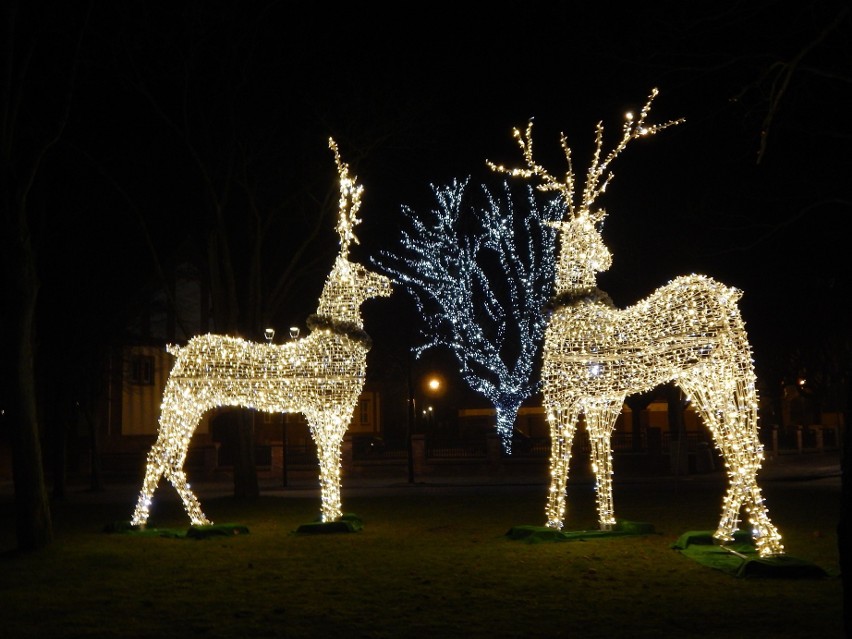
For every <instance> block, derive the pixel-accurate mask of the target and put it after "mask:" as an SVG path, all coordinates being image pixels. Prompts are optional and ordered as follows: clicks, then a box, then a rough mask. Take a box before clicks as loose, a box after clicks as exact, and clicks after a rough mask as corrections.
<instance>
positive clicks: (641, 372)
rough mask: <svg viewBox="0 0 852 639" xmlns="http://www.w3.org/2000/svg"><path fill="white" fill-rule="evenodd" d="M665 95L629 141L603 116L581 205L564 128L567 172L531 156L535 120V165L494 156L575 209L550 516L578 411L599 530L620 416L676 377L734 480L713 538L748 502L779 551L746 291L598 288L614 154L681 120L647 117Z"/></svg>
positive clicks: (549, 359)
mask: <svg viewBox="0 0 852 639" xmlns="http://www.w3.org/2000/svg"><path fill="white" fill-rule="evenodd" d="M656 95H657V90H656V89H654V90H653V91H652V92H651V95H650V97H649V99H648V101H647V103H646V104H645V106H644V108H643V109H642V112H641V114H640V116H639V117H638V119H634V118H633V116H632V115H631V114H628V117H627V120H626V122H625V124H624V127H623V135H622V138H621V140H620V142H619V143H618V144H617V145H616V146H615V148H614V149H613V150H612V151H611V152H610V153H609V154H607V155H606V156H603V155H602V147H603V125H602V124H601V123H598V125H597V129H596V147H595V153H594V155H593V160H592V165H591V167H590V169H589V171H588V173H587V176H586V181H585V184H584V186H583V192H582V198H581V199H580V201H579V203H577V202H575V175H574V170H573V166H572V162H571V149H570V148H569V147H568V145H567V143H566V139H565V136H564V135H562V136H561V144H562V149H563V151H564V152H565V156H566V159H567V160H568V172H567V174H566V178H565V181H564V182H562V181H560V180H558V179H556V178H554V177H552V176H551V175H550V174H549V173H548V172H547V171H546V170H545V169H544V168H543V167H542V166H541V165H539V164H537V163H536V162H535V161H534V160H533V147H532V122H530V124H529V125H528V127H527V129H526V132H525V133H521V132H520V131H519V130H518V129H515V130H514V135H515V138H516V140H517V142H518V144H519V146H520V148H521V151H522V153H523V156H524V159H525V162H526V165H527V168H518V169H507V168H505V167H503V166H498V165H495V164H493V163H491V162H488V164H489V166H490V167H491V168H492V169H493V170H495V171H498V172H503V173H507V174H509V175H512V176H519V177H523V178H526V179H530V178H537V179H539V180H541V184H540V185H539V186H538V187H537V188H539V189H540V190H542V191H554V192H557V193H560V194H561V197H563V198H564V200H565V203H566V205H567V211H568V216H567V218H568V219H566V220H563V221H561V222H557V223H555V226H556V228H557V229H558V230H559V238H560V239H559V241H560V249H559V258H558V263H557V271H556V286H555V293H554V299H553V300H552V303H551V305H550V306H551V309H550V310H551V311H552V314H551V315H550V318H549V320H548V327H547V330H546V332H545V337H544V354H543V360H544V361H543V369H542V382H543V390H544V403H545V409H546V411H547V419H548V421H549V424H550V437H551V484H550V491H549V495H548V500H547V508H546V516H547V523H546V525H547V526H548V527H550V528H555V529H561V528H562V525H563V521H564V519H565V489H566V486H567V482H568V464H569V461H570V458H571V444H572V440H573V438H574V433H575V430H576V426H577V423H578V421H579V418H580V417H581V416H582V417H583V418H584V422H585V427H586V429H587V431H588V433H589V438H590V441H591V454H592V461H593V464H592V466H593V470H594V472H595V477H596V482H597V483H596V491H597V506H598V521H599V524H600V527H601V529H602V530H609V529H610V528H611V527H612V525H614V524H615V523H616V520H615V515H614V510H613V501H612V477H611V476H612V452H611V445H610V442H611V436H612V431H613V428H614V426H615V421H616V419H617V418H618V415H619V414H620V412H621V409H622V406H623V404H624V400H625V398H626V397H627V396H628V395H631V394H634V393H640V392H644V391H648V390H651V389H652V388H655V387H657V386H659V385H662V384H665V383H670V382H671V383H674V384H675V385H677V386H678V387H680V388H681V390H683V391H684V392H685V393H686V395H687V397H688V398H689V399H690V400H691V401H692V404H693V406H694V407H695V409H696V411H697V412H698V414H699V415H700V417H701V418H702V420H703V422H704V424H705V425H706V426H707V427H708V429H709V430H710V433H711V434H712V437H713V439H714V442H715V445H716V447H717V448H718V449H719V450H720V451H721V454H722V457H723V459H724V462H725V466H726V470H727V475H728V480H729V485H728V490H727V493H726V495H725V498H724V504H723V509H722V517H721V520H720V522H719V525H718V527H717V529H716V532H715V533H714V537H715V538H716V539H717V540H719V541H729V540H731V539H733V533H734V532H736V530H737V528H738V521H739V519H738V518H739V513H740V510H741V508H744V509H745V511H746V513H747V514H748V518H749V520H750V523H751V525H752V535H753V537H754V539H755V545H756V548H757V550H758V553H759V554H760V555H761V556H770V555H778V554H782V553H783V546H782V545H781V542H780V540H781V536H780V535H779V533H778V531H777V530H776V529H775V526H773V524H772V523H771V522H770V520H769V516H768V514H767V510H766V507H765V505H764V503H763V498H762V497H761V491H760V488H759V487H758V484H757V472H758V470H759V468H760V464H761V460H762V458H763V448H762V446H761V444H760V441H759V439H758V431H757V391H756V388H755V383H756V379H755V373H754V368H753V363H752V358H751V346H750V344H749V342H748V338H747V336H746V332H745V327H744V323H743V320H742V318H741V316H740V312H739V309H738V307H737V302H738V300H739V298H740V296H741V291H739V290H737V289H734V288H730V287H728V286H726V285H724V284H720V283H719V282H716V281H714V280H713V279H711V278H709V277H706V276H702V275H689V276H681V277H677V278H675V279H674V280H672V281H671V282H670V283H669V284H667V285H665V286H663V287H661V288H658V289H657V290H656V291H654V292H653V293H652V294H651V295H650V296H648V297H647V298H645V299H643V300H641V301H640V302H638V303H637V304H635V305H633V306H630V307H628V308H625V309H618V308H615V307H614V305H613V303H612V301H611V299H610V298H609V296H608V295H607V294H606V293H604V292H603V291H601V290H599V289H598V288H597V287H596V275H597V273H600V272H604V271H606V270H607V269H608V268H609V267H610V264H611V260H612V257H611V255H610V252H609V250H608V249H607V247H606V246H605V245H604V243H603V240H602V238H601V234H600V225H601V223H602V221H603V219H604V217H605V212H604V211H603V210H601V209H597V210H595V209H593V208H592V207H593V205H594V202H595V200H596V199H597V197H598V196H599V195H600V194H601V193H603V192H604V190H605V189H606V186H607V184H608V183H609V181H610V180H611V179H612V173H611V172H610V171H609V168H608V167H609V165H610V163H611V162H612V160H613V159H614V158H615V157H616V156H617V155H618V154H619V153H620V152H621V151H623V150H624V148H625V147H626V146H627V144H628V143H629V142H630V141H631V140H634V139H636V138H638V137H641V136H646V135H653V134H655V133H657V132H658V131H660V130H662V129H664V128H667V127H669V126H672V125H676V124H679V123H680V122H681V121H682V120H674V121H669V122H666V123H665V124H659V125H650V124H647V123H646V118H647V116H648V113H649V112H650V108H651V103H652V101H653V99H654V98H655V97H656Z"/></svg>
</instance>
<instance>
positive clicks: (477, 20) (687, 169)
mask: <svg viewBox="0 0 852 639" xmlns="http://www.w3.org/2000/svg"><path fill="white" fill-rule="evenodd" d="M69 4H70V5H71V6H69V5H68V4H64V3H62V4H59V5H56V4H54V3H47V4H46V5H45V8H43V9H42V12H41V13H40V14H39V16H38V19H37V20H35V22H36V23H38V24H40V25H41V27H48V28H51V29H54V31H52V33H53V34H54V35H53V40H52V45H51V46H50V47H48V48H47V49H46V53H44V56H45V58H44V60H42V62H43V63H44V64H45V66H44V67H43V68H44V69H48V71H45V76H44V82H43V87H42V88H43V89H44V90H45V91H46V92H49V90H48V89H47V88H45V87H50V86H54V89H55V86H58V85H51V84H50V83H49V80H50V79H51V78H50V76H51V74H52V73H55V74H56V79H57V82H58V83H59V85H61V80H62V77H63V70H64V69H65V68H66V67H65V66H64V65H63V63H62V62H60V61H61V60H63V59H65V58H64V56H65V55H66V54H67V52H68V50H69V46H70V44H69V42H70V41H69V40H68V38H67V37H66V36H67V34H70V33H73V29H70V28H68V27H69V26H70V25H76V24H79V23H80V18H79V16H80V12H79V7H82V6H83V5H82V3H79V4H77V3H69ZM458 4H459V3H456V5H453V4H448V5H436V4H421V5H414V6H412V5H404V6H403V5H400V7H399V9H398V10H395V11H393V10H387V9H386V10H382V11H379V10H378V9H370V8H367V6H358V5H355V4H352V5H347V6H346V7H344V8H337V7H331V6H326V5H318V6H316V7H314V8H312V9H309V8H306V7H302V6H299V5H296V4H294V3H285V2H247V3H226V2H195V3H193V2H170V3H154V2H141V1H137V2H127V3H96V4H95V5H94V9H93V13H92V16H91V21H90V23H89V27H88V29H87V31H86V38H85V39H84V44H83V63H82V65H81V69H80V81H79V83H78V85H77V88H76V93H75V97H74V104H73V108H72V113H71V120H70V122H69V127H68V129H67V130H66V132H65V135H64V138H63V142H62V144H61V145H60V146H59V147H58V148H57V150H56V151H55V152H54V154H53V155H52V156H51V160H50V163H49V165H48V166H47V167H46V170H45V180H47V181H49V182H50V183H49V184H48V183H42V184H40V185H39V186H40V188H43V189H45V192H50V196H49V197H48V196H45V198H46V199H48V200H51V201H54V204H55V201H56V200H57V199H58V200H60V201H61V206H58V207H56V206H54V208H53V209H51V210H52V211H55V213H52V214H51V215H47V216H46V220H47V221H48V224H47V225H46V229H47V230H46V231H45V234H46V235H45V237H47V238H48V240H49V241H48V242H47V243H46V246H50V247H51V249H50V250H51V251H52V253H51V255H52V256H53V259H52V263H53V264H57V265H61V266H59V267H58V268H55V269H50V268H48V269H46V271H45V277H46V278H47V279H46V281H45V296H46V299H47V300H50V296H51V295H56V299H57V300H64V301H66V302H67V300H65V299H64V298H63V297H62V296H61V295H60V294H59V293H58V291H63V292H65V293H66V294H67V288H68V287H67V284H66V283H63V282H62V281H61V279H56V280H51V279H50V278H51V277H56V278H60V276H61V275H62V274H63V273H67V266H68V263H67V261H66V260H70V261H72V262H73V263H75V264H79V265H82V266H85V267H86V269H87V270H86V271H85V273H86V278H87V280H86V281H88V282H90V283H92V284H93V287H95V288H97V287H100V289H101V290H102V289H106V288H109V287H111V286H115V282H110V281H109V278H118V277H129V276H127V275H126V274H124V273H123V272H122V271H121V270H120V269H117V268H110V269H107V272H104V269H103V268H102V267H103V265H104V264H116V263H117V262H118V261H122V262H127V261H133V262H136V263H138V264H139V265H140V267H141V271H142V274H144V272H145V271H146V270H147V269H148V268H149V267H148V266H147V262H146V260H147V257H146V253H145V251H146V248H145V247H144V245H143V243H142V241H141V239H140V236H139V234H138V233H136V232H135V231H134V230H133V229H134V228H136V227H134V224H136V221H135V220H136V219H137V215H141V216H142V217H143V218H144V219H145V220H146V223H147V224H148V226H149V228H150V229H151V232H152V235H153V236H154V237H155V238H156V239H157V241H160V242H165V241H166V240H167V239H169V238H171V239H176V238H178V239H179V238H182V237H185V236H191V235H192V232H193V229H194V228H195V225H196V224H197V217H196V216H197V214H198V210H199V209H200V208H201V207H202V205H201V204H200V203H201V202H202V197H203V195H202V189H201V186H200V184H199V180H198V177H197V174H196V173H194V172H193V170H192V163H191V158H190V157H189V156H188V155H187V154H186V153H185V152H184V151H183V150H182V147H181V146H180V144H179V143H178V140H177V137H176V135H175V132H174V131H172V130H170V129H169V128H168V127H167V126H165V125H164V124H163V120H162V119H160V118H158V116H157V114H156V113H155V109H154V108H153V107H152V104H151V102H149V101H147V100H146V99H145V97H144V94H143V93H142V92H141V91H140V88H141V87H144V90H145V91H149V92H150V93H151V95H152V96H153V97H154V99H155V101H156V103H157V104H158V105H159V108H162V109H163V110H164V111H165V112H166V113H167V114H168V115H169V116H170V117H174V118H179V117H181V115H182V113H183V111H182V104H183V103H182V100H183V98H184V97H188V99H189V104H190V105H191V106H190V109H189V110H188V111H187V113H188V114H189V119H188V122H189V123H190V128H191V130H192V134H193V135H194V136H196V137H195V138H194V139H195V140H196V141H197V142H198V145H199V148H200V149H201V150H202V151H203V152H204V153H206V154H207V155H206V156H205V157H207V158H218V157H220V156H223V155H224V152H223V149H230V150H233V149H234V148H240V149H244V150H245V151H246V153H247V154H248V156H249V157H250V158H251V167H252V171H253V172H252V175H251V179H255V180H257V181H258V182H259V183H260V184H261V188H260V190H259V191H258V192H259V193H262V194H263V195H264V196H265V197H266V198H267V200H268V201H270V202H271V201H285V202H287V201H291V200H292V201H299V202H310V201H313V200H318V199H321V198H322V197H323V195H324V194H325V193H326V192H327V191H328V189H329V188H330V187H331V188H336V185H335V183H334V179H335V174H334V165H333V158H332V156H331V153H330V152H329V151H328V148H327V144H326V143H327V139H328V137H329V136H333V137H334V138H335V139H336V140H337V142H338V143H339V145H340V149H341V152H342V154H343V157H344V160H346V161H348V162H349V163H350V164H351V165H352V167H353V172H354V173H355V174H357V175H358V177H359V178H360V180H361V182H362V183H363V184H364V186H365V200H364V206H363V209H362V217H363V219H364V223H363V225H362V227H361V228H360V229H359V233H358V235H359V237H360V239H361V241H362V246H361V247H359V249H358V253H357V256H360V257H361V258H362V259H365V258H366V257H367V256H369V255H371V254H375V253H376V251H378V250H381V249H382V248H395V246H394V242H395V241H396V238H397V237H398V234H399V226H398V225H399V224H400V222H401V216H400V205H403V204H406V205H411V206H413V207H414V208H415V209H417V208H425V207H429V206H431V204H432V201H431V198H430V191H429V184H430V183H439V184H440V183H443V182H445V181H447V180H449V179H451V178H453V177H465V176H468V175H470V176H471V177H472V180H473V182H474V183H479V182H484V181H493V180H494V179H495V178H494V175H492V174H490V172H489V170H488V169H487V167H486V165H485V160H486V159H489V160H494V161H498V162H505V163H507V164H512V165H516V164H518V163H519V161H520V155H519V151H518V148H517V146H516V145H515V142H514V140H513V139H512V137H511V130H512V128H513V127H516V126H517V127H523V126H525V124H526V122H527V120H528V119H529V118H531V117H533V118H535V123H536V124H535V129H534V130H535V140H536V144H537V150H538V151H539V152H540V156H539V157H540V159H541V160H542V162H543V163H545V164H546V165H548V166H549V168H550V169H551V172H552V173H554V174H559V173H561V172H563V171H564V170H565V168H566V167H565V165H564V164H563V162H564V159H563V157H562V156H561V153H560V152H559V149H558V135H559V133H560V132H565V133H566V134H567V136H568V140H569V144H570V145H571V146H572V148H573V150H574V154H575V155H574V159H575V170H576V171H577V173H578V174H582V173H583V172H584V170H585V168H586V166H587V165H588V160H589V154H590V152H591V150H592V143H593V134H594V126H595V124H596V122H597V121H598V120H602V121H603V122H604V125H605V126H606V127H607V131H608V132H609V133H610V134H611V135H612V136H613V137H612V138H610V140H613V139H614V138H615V136H616V135H618V132H619V130H620V126H621V122H622V119H621V118H622V114H623V113H624V111H626V110H627V109H636V108H638V107H641V105H642V104H643V103H644V102H645V100H646V98H647V96H648V94H649V92H650V90H651V88H652V87H657V88H659V90H660V95H659V97H658V98H657V99H656V101H655V103H654V107H653V109H652V112H651V121H653V122H660V121H664V120H667V119H672V118H678V117H684V118H686V122H685V124H682V125H680V126H678V127H675V128H672V129H669V130H666V131H664V132H662V133H660V134H659V135H657V136H654V137H653V138H651V139H649V140H642V141H637V142H634V143H632V144H631V146H630V147H629V148H628V149H627V151H625V153H623V154H622V156H620V157H619V158H618V159H617V160H616V161H615V163H614V165H613V169H614V172H615V179H614V180H613V182H612V184H611V185H610V187H609V189H608V191H607V193H606V195H605V196H604V197H603V198H602V199H601V200H600V201H599V203H600V204H601V205H602V206H604V208H606V210H607V211H608V213H609V217H608V219H607V222H606V225H605V227H604V239H605V241H606V242H607V244H608V246H609V247H610V249H611V250H612V252H613V255H614V263H613V267H612V269H611V271H610V272H608V273H606V274H603V275H602V276H600V278H599V284H600V286H601V288H603V289H605V290H607V291H608V292H609V293H610V294H611V295H612V297H613V299H614V300H615V302H616V303H617V304H618V305H622V306H624V305H628V304H632V303H633V302H635V301H638V300H639V299H640V298H642V297H644V296H645V295H647V294H648V293H650V292H651V291H652V290H653V289H654V288H656V287H657V286H660V285H662V284H664V283H666V282H667V281H668V280H669V279H671V278H673V277H675V276H677V275H680V274H686V273H689V272H703V273H705V274H707V275H710V276H713V277H715V278H717V279H720V280H722V281H725V282H726V283H729V284H731V285H734V286H737V287H739V288H741V289H743V290H744V291H745V295H744V297H743V302H742V308H743V314H744V316H745V319H746V322H747V328H748V330H749V333H750V336H751V338H752V341H753V343H754V345H755V349H756V359H757V360H758V361H759V359H760V357H761V356H764V355H765V356H767V357H768V356H770V355H772V354H774V351H775V350H776V345H777V344H778V343H779V342H780V341H781V340H791V339H792V340H794V341H795V340H798V341H801V342H802V343H805V342H806V341H807V340H809V338H808V337H807V335H808V334H809V332H810V331H811V330H813V329H812V327H814V326H816V327H818V330H819V331H820V334H821V335H825V334H828V333H830V332H832V331H837V330H839V328H838V327H840V329H842V331H845V328H843V327H846V326H848V314H847V311H846V310H845V306H846V298H847V296H848V293H849V264H848V262H849V259H848V254H847V251H846V247H847V244H848V242H847V239H846V238H847V236H848V235H847V233H848V232H847V231H846V230H845V229H846V227H847V226H848V218H849V215H850V193H849V184H850V179H849V176H850V174H852V171H850V169H852V162H850V154H849V150H848V142H849V138H850V125H849V118H848V112H849V108H850V106H852V101H850V97H851V96H852V91H850V86H852V82H850V81H852V50H851V49H852V44H850V43H852V37H850V36H852V33H851V32H852V28H850V16H849V14H848V12H847V14H846V15H845V19H844V21H843V22H842V24H841V25H840V27H838V28H837V29H836V30H834V31H830V32H829V33H828V35H827V36H826V37H825V38H824V39H823V40H820V41H819V44H818V45H817V46H815V47H814V48H813V49H811V50H808V53H807V54H806V55H805V56H804V57H802V58H801V60H800V61H799V64H798V67H797V69H796V72H795V74H794V76H793V77H792V80H791V82H790V84H789V86H788V87H787V88H786V91H785V93H784V95H783V97H782V99H781V101H780V103H779V105H778V109H777V112H776V114H775V118H774V119H773V121H772V127H771V129H770V136H769V140H768V146H767V151H766V155H765V157H764V159H763V160H762V162H761V163H760V164H758V163H757V162H756V159H757V152H758V149H759V134H760V130H761V122H762V121H763V119H764V118H765V116H766V114H767V112H768V109H769V108H770V102H769V97H770V89H771V87H772V85H773V82H775V83H777V82H779V78H780V76H779V75H777V67H773V65H777V64H778V63H785V62H790V61H791V60H794V59H795V58H796V56H797V55H798V54H800V53H801V52H802V51H803V50H805V49H806V47H808V45H809V44H811V43H813V42H815V41H818V40H819V36H820V34H821V33H822V32H823V31H824V30H826V29H827V28H828V27H829V25H831V23H832V21H833V20H834V19H835V17H836V16H837V14H838V13H839V12H840V10H841V8H842V7H843V6H844V3H842V2H823V3H816V2H807V3H799V4H797V5H795V6H794V7H793V8H792V10H791V8H790V6H791V5H790V4H789V3H784V2H777V1H770V0H761V1H759V2H749V3H746V2H728V3H725V2H722V3H718V2H717V3H645V4H644V5H642V10H641V11H637V10H636V9H630V10H624V9H622V8H616V3H607V2H598V3H594V4H593V3H588V6H582V7H579V8H578V7H577V6H575V5H576V4H577V3H529V2H527V3H508V4H506V3H504V4H503V5H500V8H493V9H489V10H488V11H484V10H482V9H481V8H480V9H476V10H474V9H467V10H463V9H460V8H459V7H458ZM113 5H116V6H113ZM57 6H60V7H61V9H57V8H56V7H57ZM63 32H64V33H63ZM184 87H189V90H188V91H187V92H185V93H184V92H183V89H184ZM50 95H52V96H53V97H54V98H55V97H56V96H57V95H60V92H58V91H55V90H54V91H53V93H51V94H50ZM33 104H35V102H34V103H33ZM42 108H44V109H45V110H47V109H48V108H49V107H45V106H43V107H42ZM607 148H609V147H607ZM217 162H218V161H217V160H216V161H214V162H213V163H214V164H216V163H217ZM219 168H221V167H219ZM119 189H120V190H119ZM288 198H289V199H288ZM237 208H238V207H235V209H237ZM296 210H299V211H301V210H302V209H297V207H296V208H294V211H296ZM305 210H306V209H305ZM240 214H245V213H244V212H243V213H237V214H235V215H237V216H238V215H240ZM54 215H55V216H56V217H54ZM294 215H295V214H294ZM294 219H295V218H294ZM233 223H234V224H235V227H236V228H238V227H239V224H240V219H239V217H236V218H235V219H234V220H233ZM300 228H301V227H300V226H299V224H297V223H296V222H295V221H294V222H293V223H292V224H288V225H286V226H285V228H284V229H281V230H280V231H279V232H280V233H281V234H282V235H281V237H282V241H281V246H282V252H286V250H287V247H288V246H289V244H288V241H287V240H288V238H287V237H286V234H287V233H298V232H299V229H300ZM329 228H330V227H329ZM235 232H236V231H235ZM72 237H74V238H76V240H75V241H73V242H72V241H69V239H70V238H72ZM93 238H97V239H96V241H94V242H90V240H92V239H93ZM329 241H331V242H334V241H335V239H334V236H333V233H332V232H331V231H330V232H329ZM87 242H90V243H89V244H88V245H87V244H86V243H87ZM163 246H165V244H163ZM65 251H69V253H65ZM135 275H139V273H135ZM102 278H106V279H102ZM320 284H321V281H319V282H317V283H316V284H315V285H314V284H312V285H311V286H315V291H316V294H318V292H319V286H320ZM308 290H309V291H310V290H312V289H311V288H310V286H309V287H308ZM45 303H47V302H45ZM401 303H403V302H401V301H380V302H376V303H375V304H373V303H371V304H370V306H369V309H368V310H369V315H368V318H367V322H368V326H367V329H368V331H369V332H370V333H371V334H373V336H374V340H376V341H380V340H381V339H382V335H383V334H384V332H385V331H390V330H391V327H392V326H393V325H394V324H395V323H397V322H396V321H395V317H396V315H395V314H397V313H399V312H402V311H401V310H400V309H399V308H398V306H397V305H399V304H401ZM310 310H311V309H308V311H310ZM79 312H80V313H81V314H83V313H84V310H82V309H79ZM283 321H286V320H283ZM845 335H846V338H847V340H848V331H846V332H845Z"/></svg>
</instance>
